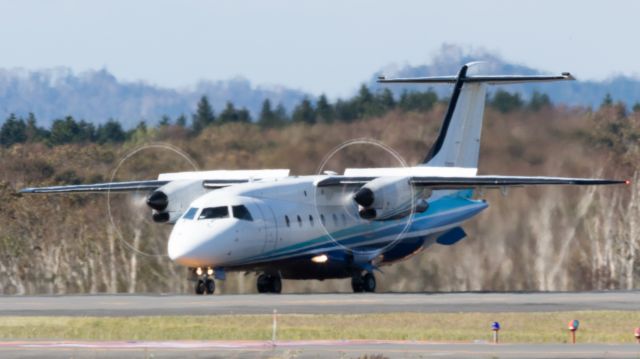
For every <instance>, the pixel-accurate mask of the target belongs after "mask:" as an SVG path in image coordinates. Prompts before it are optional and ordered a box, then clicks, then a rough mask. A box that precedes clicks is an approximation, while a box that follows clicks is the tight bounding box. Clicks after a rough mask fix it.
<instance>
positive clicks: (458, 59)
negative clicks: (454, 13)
mask: <svg viewBox="0 0 640 359" xmlns="http://www.w3.org/2000/svg"><path fill="white" fill-rule="evenodd" d="M472 61H484V62H485V63H484V64H480V65H478V66H475V67H472V68H471V69H470V74H474V73H478V74H479V73H482V74H518V75H535V74H546V72H541V71H539V70H536V69H533V68H530V67H527V66H524V65H517V64H513V63H509V62H507V61H505V60H504V59H502V58H501V57H499V56H497V55H495V54H492V53H490V52H487V51H484V50H475V51H472V50H464V49H463V48H461V47H459V46H456V45H449V44H444V45H442V47H441V50H440V52H439V53H438V54H437V55H436V56H435V57H434V58H433V60H432V62H431V63H430V64H428V65H421V66H395V65H390V66H387V67H385V68H383V69H381V70H380V71H378V72H377V73H376V74H374V76H372V77H371V80H370V82H369V83H370V85H371V86H372V87H374V88H380V85H379V84H376V83H375V79H376V78H377V77H378V76H381V75H385V76H387V77H413V76H437V75H455V74H456V73H457V72H458V70H460V67H461V66H462V65H463V64H465V63H469V62H472ZM388 87H389V88H390V89H392V91H393V92H394V93H395V94H400V93H401V92H402V91H404V90H415V89H416V88H421V89H427V88H428V86H422V87H416V86H415V85H414V86H404V87H403V86H397V85H393V86H388ZM432 88H433V89H434V90H435V91H436V92H437V93H438V94H439V95H441V96H449V95H450V93H451V89H450V88H449V87H448V86H443V85H438V86H433V87H432ZM500 88H502V89H504V90H506V91H510V92H520V93H521V94H522V95H523V97H524V98H525V99H528V98H529V97H530V96H531V94H532V93H533V92H534V91H538V92H542V93H546V94H548V95H549V97H550V98H551V101H552V102H554V103H561V104H566V105H570V106H584V107H597V106H600V104H601V103H602V100H603V99H604V97H605V96H606V95H607V93H609V94H610V95H611V97H612V98H613V99H614V101H623V102H624V103H626V104H627V106H632V105H633V104H635V103H637V102H640V79H637V78H632V77H627V76H616V77H613V78H610V79H608V80H605V81H582V80H580V79H579V78H578V80H577V81H567V82H564V83H544V84H527V85H510V86H501V87H500ZM491 90H492V89H490V91H491Z"/></svg>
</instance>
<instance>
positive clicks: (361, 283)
mask: <svg viewBox="0 0 640 359" xmlns="http://www.w3.org/2000/svg"><path fill="white" fill-rule="evenodd" d="M351 288H352V289H353V292H354V293H362V292H369V293H371V292H375V291H376V277H375V276H374V275H373V273H367V274H365V275H360V273H356V274H354V275H353V277H351Z"/></svg>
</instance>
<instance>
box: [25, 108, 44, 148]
mask: <svg viewBox="0 0 640 359" xmlns="http://www.w3.org/2000/svg"><path fill="white" fill-rule="evenodd" d="M26 133H27V141H29V142H41V141H45V140H46V139H47V138H48V137H49V131H48V130H46V129H45V128H42V127H38V124H37V121H36V116H35V115H34V114H33V113H29V117H27V129H26Z"/></svg>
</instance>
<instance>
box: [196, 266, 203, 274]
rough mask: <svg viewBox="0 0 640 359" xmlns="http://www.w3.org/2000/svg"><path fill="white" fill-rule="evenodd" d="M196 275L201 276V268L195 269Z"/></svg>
mask: <svg viewBox="0 0 640 359" xmlns="http://www.w3.org/2000/svg"><path fill="white" fill-rule="evenodd" d="M196 274H197V275H202V267H198V268H196Z"/></svg>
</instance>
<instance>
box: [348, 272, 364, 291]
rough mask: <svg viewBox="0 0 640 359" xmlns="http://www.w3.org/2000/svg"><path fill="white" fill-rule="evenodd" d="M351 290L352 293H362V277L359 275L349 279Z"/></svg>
mask: <svg viewBox="0 0 640 359" xmlns="http://www.w3.org/2000/svg"><path fill="white" fill-rule="evenodd" d="M351 289H353V292H354V293H362V292H364V283H363V280H362V277H361V276H359V275H356V276H353V277H351Z"/></svg>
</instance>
